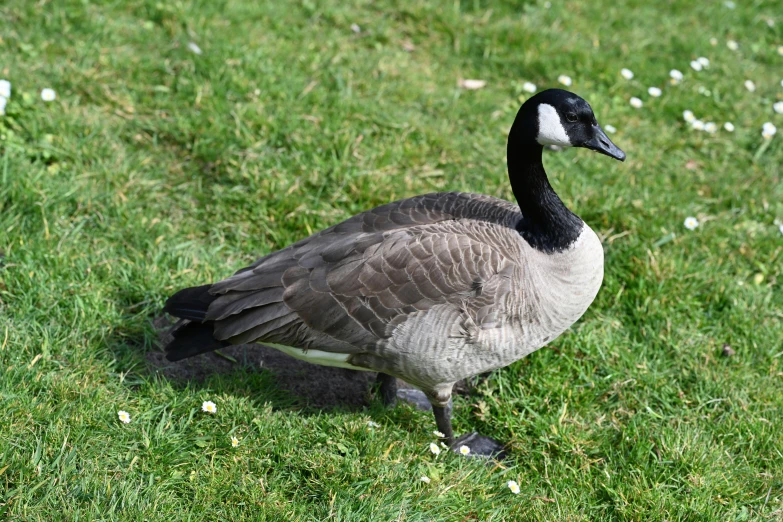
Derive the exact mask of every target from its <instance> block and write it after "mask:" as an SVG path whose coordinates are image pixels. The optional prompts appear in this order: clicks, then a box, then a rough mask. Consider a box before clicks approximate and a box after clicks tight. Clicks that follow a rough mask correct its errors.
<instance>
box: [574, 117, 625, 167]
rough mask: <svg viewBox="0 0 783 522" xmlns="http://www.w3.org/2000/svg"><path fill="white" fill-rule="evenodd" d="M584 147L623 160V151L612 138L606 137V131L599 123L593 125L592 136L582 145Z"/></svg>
mask: <svg viewBox="0 0 783 522" xmlns="http://www.w3.org/2000/svg"><path fill="white" fill-rule="evenodd" d="M582 146H583V147H584V148H586V149H590V150H594V151H596V152H600V153H601V154H606V155H607V156H609V157H610V158H614V159H616V160H620V161H625V152H623V151H621V150H620V148H619V147H618V146H617V145H615V144H614V143H612V140H610V139H609V138H607V137H606V133H605V132H604V130H603V129H602V128H601V127H600V126H599V125H593V137H592V138H591V139H589V140H587V141H586V142H585V144H584V145H582Z"/></svg>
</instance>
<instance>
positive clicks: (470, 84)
mask: <svg viewBox="0 0 783 522" xmlns="http://www.w3.org/2000/svg"><path fill="white" fill-rule="evenodd" d="M457 83H458V85H459V86H460V87H462V88H463V89H467V90H469V91H475V90H478V89H482V88H484V86H486V85H487V82H486V81H485V80H462V79H460V80H459V82H457Z"/></svg>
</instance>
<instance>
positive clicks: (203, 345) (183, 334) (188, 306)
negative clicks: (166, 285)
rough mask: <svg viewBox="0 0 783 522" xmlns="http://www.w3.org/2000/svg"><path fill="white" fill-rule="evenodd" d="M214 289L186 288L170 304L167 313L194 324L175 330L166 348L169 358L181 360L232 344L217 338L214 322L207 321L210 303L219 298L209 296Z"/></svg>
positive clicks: (165, 310)
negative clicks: (213, 333) (210, 290)
mask: <svg viewBox="0 0 783 522" xmlns="http://www.w3.org/2000/svg"><path fill="white" fill-rule="evenodd" d="M211 286H212V285H202V286H194V287H191V288H183V289H182V290H180V291H179V292H177V293H176V294H174V295H172V296H171V297H169V299H168V301H166V306H165V307H164V308H163V311H164V312H167V313H169V314H171V315H173V316H174V317H179V318H181V319H188V320H189V321H190V322H186V323H185V324H183V325H182V326H180V327H179V328H177V329H176V330H174V340H173V341H171V342H170V343H169V344H168V346H166V359H168V360H169V361H179V360H181V359H186V358H188V357H193V356H194V355H198V354H200V353H206V352H211V351H213V350H217V349H218V348H222V347H224V346H228V345H229V343H227V342H226V341H219V340H217V339H215V338H214V337H213V335H212V331H213V323H212V321H206V322H204V321H205V319H206V318H207V310H208V309H209V305H210V303H212V301H214V300H215V299H217V296H215V295H212V294H210V293H209V288H210V287H211Z"/></svg>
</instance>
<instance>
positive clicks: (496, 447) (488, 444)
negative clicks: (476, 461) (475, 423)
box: [451, 431, 506, 460]
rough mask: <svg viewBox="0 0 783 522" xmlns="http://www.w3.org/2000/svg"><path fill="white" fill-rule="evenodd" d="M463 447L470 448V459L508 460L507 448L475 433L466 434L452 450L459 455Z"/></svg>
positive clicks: (455, 443) (457, 441)
mask: <svg viewBox="0 0 783 522" xmlns="http://www.w3.org/2000/svg"><path fill="white" fill-rule="evenodd" d="M462 446H467V447H468V448H470V453H468V456H469V457H485V458H493V459H497V460H503V459H505V458H506V452H505V446H503V444H501V443H500V442H498V441H496V440H495V439H493V438H492V437H485V436H484V435H479V434H478V433H476V432H475V431H474V432H473V433H466V434H465V435H463V436H461V437H460V438H458V439H457V440H456V441H455V442H454V446H452V448H451V450H452V451H455V452H457V453H459V452H460V451H459V449H460V447H462Z"/></svg>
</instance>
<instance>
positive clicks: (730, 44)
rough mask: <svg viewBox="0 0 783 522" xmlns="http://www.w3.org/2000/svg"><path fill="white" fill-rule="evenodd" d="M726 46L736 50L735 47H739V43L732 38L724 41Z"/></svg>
mask: <svg viewBox="0 0 783 522" xmlns="http://www.w3.org/2000/svg"><path fill="white" fill-rule="evenodd" d="M726 47H728V48H729V49H730V50H732V51H736V50H737V49H739V44H738V43H737V42H735V41H734V40H729V41H728V42H726Z"/></svg>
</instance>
